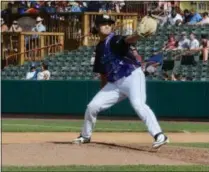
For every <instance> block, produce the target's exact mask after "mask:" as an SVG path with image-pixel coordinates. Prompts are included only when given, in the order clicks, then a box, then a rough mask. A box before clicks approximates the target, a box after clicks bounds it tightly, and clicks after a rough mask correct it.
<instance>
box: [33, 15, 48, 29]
mask: <svg viewBox="0 0 209 172" xmlns="http://www.w3.org/2000/svg"><path fill="white" fill-rule="evenodd" d="M42 22H43V19H42V18H41V17H37V18H36V25H35V27H33V28H32V31H33V32H46V27H45V26H44V25H43V24H42Z"/></svg>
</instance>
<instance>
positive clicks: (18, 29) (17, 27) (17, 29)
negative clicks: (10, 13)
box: [9, 20, 22, 32]
mask: <svg viewBox="0 0 209 172" xmlns="http://www.w3.org/2000/svg"><path fill="white" fill-rule="evenodd" d="M9 31H10V32H22V28H21V26H20V25H18V22H17V21H16V20H14V21H13V23H12V26H11V27H10V29H9Z"/></svg>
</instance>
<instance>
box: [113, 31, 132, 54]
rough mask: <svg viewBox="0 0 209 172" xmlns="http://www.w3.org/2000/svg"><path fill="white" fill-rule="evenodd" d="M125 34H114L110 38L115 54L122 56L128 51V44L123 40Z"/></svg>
mask: <svg viewBox="0 0 209 172" xmlns="http://www.w3.org/2000/svg"><path fill="white" fill-rule="evenodd" d="M125 38H126V37H125V36H120V35H116V36H114V37H113V38H112V40H111V42H110V45H111V48H112V51H113V52H114V53H115V54H118V55H120V56H124V55H126V54H127V53H128V51H129V48H130V44H127V43H126V42H125Z"/></svg>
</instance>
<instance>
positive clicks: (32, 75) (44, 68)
mask: <svg viewBox="0 0 209 172" xmlns="http://www.w3.org/2000/svg"><path fill="white" fill-rule="evenodd" d="M50 76H51V73H50V71H49V70H48V65H47V64H46V63H42V64H41V70H40V69H38V68H37V65H36V64H35V63H32V64H31V66H30V71H29V72H27V74H26V78H25V79H26V80H49V79H50Z"/></svg>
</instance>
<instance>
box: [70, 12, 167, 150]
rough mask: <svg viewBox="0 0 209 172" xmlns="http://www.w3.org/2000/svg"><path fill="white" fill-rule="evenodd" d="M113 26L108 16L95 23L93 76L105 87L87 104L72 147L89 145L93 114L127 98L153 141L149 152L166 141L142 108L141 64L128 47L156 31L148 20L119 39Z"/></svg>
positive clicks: (147, 111) (142, 75) (143, 106)
mask: <svg viewBox="0 0 209 172" xmlns="http://www.w3.org/2000/svg"><path fill="white" fill-rule="evenodd" d="M114 23H115V22H114V21H113V20H112V19H111V18H110V16H108V15H100V16H98V17H97V18H96V20H95V26H96V31H97V32H98V34H99V36H100V42H99V43H98V45H97V46H96V58H95V63H94V72H96V73H100V74H101V78H102V82H103V83H104V79H106V81H107V83H106V84H105V86H104V87H103V88H102V89H101V90H100V91H99V92H98V93H97V94H96V96H95V97H94V98H93V99H92V100H91V102H90V103H89V104H88V106H87V109H86V112H85V120H84V125H83V129H82V131H81V134H80V136H79V137H78V138H76V139H75V140H73V143H89V142H90V140H91V136H92V131H93V128H94V126H95V123H96V119H97V114H98V113H99V112H100V111H103V110H106V109H108V108H110V107H111V106H113V105H114V104H116V103H118V102H120V101H121V100H123V99H125V98H129V100H130V103H131V105H132V107H133V108H134V110H135V111H136V113H137V115H138V116H139V117H140V118H141V119H142V121H143V122H144V123H145V124H146V126H147V128H148V131H149V133H150V134H151V136H153V138H154V140H155V141H154V143H153V148H159V147H160V146H162V145H164V144H166V143H168V142H169V140H168V137H167V136H166V135H164V133H163V132H162V130H161V128H160V126H159V124H158V121H157V119H156V117H155V115H154V113H153V111H152V110H151V109H150V107H149V106H148V105H147V104H146V85H145V84H146V82H145V76H144V73H143V71H142V69H141V64H140V62H139V61H137V60H136V58H133V57H131V56H130V53H129V50H130V49H129V48H130V45H131V44H134V43H136V41H137V40H138V39H139V38H140V37H141V36H142V35H143V36H149V35H150V34H152V33H153V32H154V31H156V28H157V24H155V23H156V22H154V20H153V19H151V18H149V17H148V18H147V19H145V20H143V21H142V22H141V23H140V24H139V26H138V28H137V31H136V33H135V34H134V35H131V36H126V37H123V36H120V35H115V33H113V32H112V25H113V24H114Z"/></svg>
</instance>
